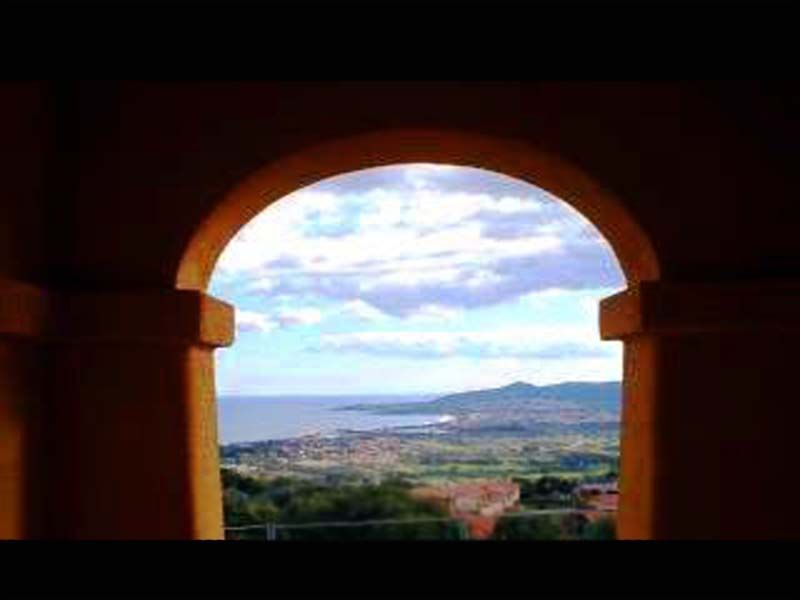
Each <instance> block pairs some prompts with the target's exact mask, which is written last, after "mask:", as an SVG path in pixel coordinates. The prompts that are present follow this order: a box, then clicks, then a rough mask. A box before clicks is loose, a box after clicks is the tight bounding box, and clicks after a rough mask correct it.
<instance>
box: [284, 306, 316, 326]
mask: <svg viewBox="0 0 800 600" xmlns="http://www.w3.org/2000/svg"><path fill="white" fill-rule="evenodd" d="M276 319H277V320H278V322H279V323H280V324H281V326H282V327H286V326H288V325H316V324H317V323H319V322H320V321H322V312H321V311H320V310H319V309H316V308H290V309H284V310H280V311H278V313H277V315H276Z"/></svg>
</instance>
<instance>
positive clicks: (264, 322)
mask: <svg viewBox="0 0 800 600" xmlns="http://www.w3.org/2000/svg"><path fill="white" fill-rule="evenodd" d="M234 319H235V321H236V330H237V331H239V332H242V333H244V332H251V331H258V332H261V333H269V332H270V331H272V330H274V329H277V328H278V327H279V324H278V323H276V322H275V321H273V320H271V319H270V318H269V317H267V315H265V314H262V313H259V312H254V311H250V310H241V309H239V308H237V309H236V313H235V317H234Z"/></svg>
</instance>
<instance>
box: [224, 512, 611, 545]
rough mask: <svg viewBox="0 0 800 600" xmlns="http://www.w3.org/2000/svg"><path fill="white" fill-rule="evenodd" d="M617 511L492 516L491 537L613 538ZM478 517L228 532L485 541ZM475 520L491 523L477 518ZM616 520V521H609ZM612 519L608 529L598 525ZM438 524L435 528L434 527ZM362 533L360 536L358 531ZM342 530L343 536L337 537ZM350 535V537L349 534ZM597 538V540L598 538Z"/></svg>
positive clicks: (231, 536) (236, 536) (234, 536)
mask: <svg viewBox="0 0 800 600" xmlns="http://www.w3.org/2000/svg"><path fill="white" fill-rule="evenodd" d="M616 512H617V511H616V510H614V509H606V508H552V509H539V510H521V511H511V512H507V513H504V514H502V515H499V516H497V517H492V518H490V520H491V521H492V522H493V527H492V532H491V535H489V536H488V538H489V539H521V540H522V539H530V540H537V539H565V540H567V539H613V525H612V527H611V529H610V530H609V528H608V525H609V523H612V524H613V522H614V518H615V516H616ZM472 518H473V517H469V516H467V517H426V518H409V519H369V520H363V521H317V522H302V523H300V522H299V523H276V522H265V523H263V524H252V525H241V526H236V527H226V528H225V539H228V540H267V541H283V540H304V539H305V540H308V539H313V540H337V539H346V540H353V541H356V540H358V539H375V540H378V539H386V540H395V539H398V540H405V539H420V540H426V539H429V540H437V539H481V538H480V537H479V536H474V535H471V534H470V531H469V521H470V520H471V519H472ZM474 518H475V519H482V518H483V519H486V518H485V517H479V516H477V515H476V516H475V517H474ZM609 519H610V521H609ZM604 520H605V521H606V523H605V525H606V530H605V531H601V530H598V529H599V528H598V526H597V523H598V522H600V521H604ZM431 526H432V527H431ZM359 529H360V530H361V532H362V533H361V534H359V531H358V530H359ZM337 532H340V533H337ZM345 532H346V533H345ZM592 536H594V537H592Z"/></svg>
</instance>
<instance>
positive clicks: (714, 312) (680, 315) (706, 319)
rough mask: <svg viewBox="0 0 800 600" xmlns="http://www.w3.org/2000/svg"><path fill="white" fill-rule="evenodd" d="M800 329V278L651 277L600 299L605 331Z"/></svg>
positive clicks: (620, 335) (609, 334)
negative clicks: (717, 279)
mask: <svg viewBox="0 0 800 600" xmlns="http://www.w3.org/2000/svg"><path fill="white" fill-rule="evenodd" d="M788 330H791V331H797V332H800V281H748V282H736V283H705V282H704V283H666V282H654V281H646V282H642V283H639V284H638V285H635V286H633V287H630V288H628V289H627V290H624V291H622V292H620V293H618V294H615V295H613V296H609V297H608V298H605V299H603V300H602V301H601V302H600V336H601V337H602V338H603V339H604V340H620V339H623V340H624V339H625V338H628V337H631V336H636V335H648V334H655V335H681V334H695V333H714V332H716V333H726V332H732V333H733V332H735V333H748V332H749V333H756V332H758V333H764V332H785V331H788Z"/></svg>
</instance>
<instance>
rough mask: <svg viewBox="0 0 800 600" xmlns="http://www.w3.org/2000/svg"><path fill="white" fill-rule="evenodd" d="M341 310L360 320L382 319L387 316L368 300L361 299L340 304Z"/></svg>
mask: <svg viewBox="0 0 800 600" xmlns="http://www.w3.org/2000/svg"><path fill="white" fill-rule="evenodd" d="M341 310H342V312H343V313H345V314H350V315H353V316H355V317H356V318H358V319H360V320H362V321H370V322H374V321H382V320H384V319H387V318H388V317H389V315H387V314H386V313H385V312H383V311H382V310H378V309H377V308H375V307H374V306H372V305H371V304H369V303H368V302H364V301H363V300H361V299H356V300H350V301H349V302H345V303H344V305H342V309H341Z"/></svg>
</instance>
